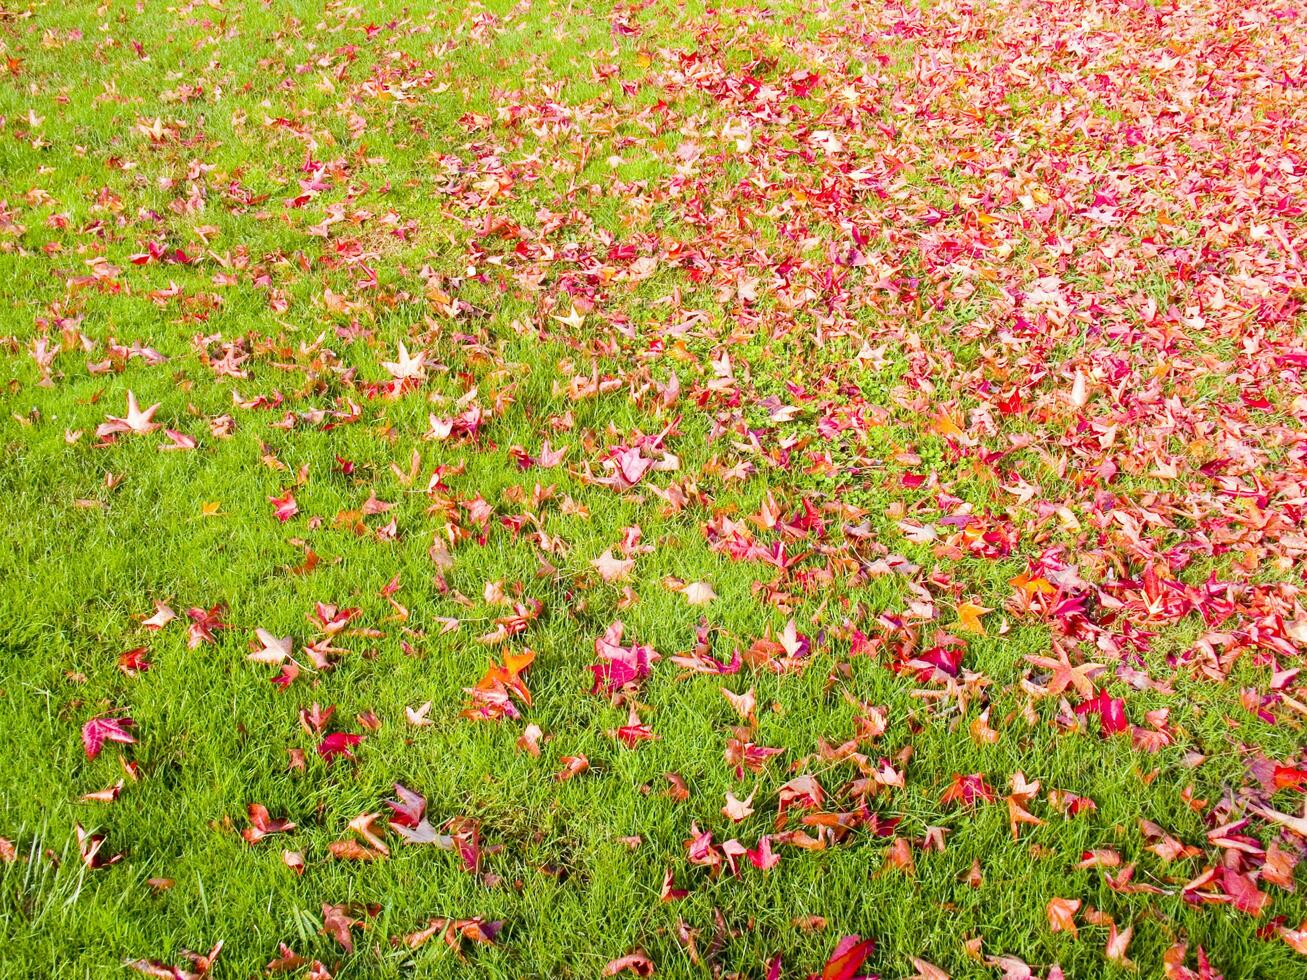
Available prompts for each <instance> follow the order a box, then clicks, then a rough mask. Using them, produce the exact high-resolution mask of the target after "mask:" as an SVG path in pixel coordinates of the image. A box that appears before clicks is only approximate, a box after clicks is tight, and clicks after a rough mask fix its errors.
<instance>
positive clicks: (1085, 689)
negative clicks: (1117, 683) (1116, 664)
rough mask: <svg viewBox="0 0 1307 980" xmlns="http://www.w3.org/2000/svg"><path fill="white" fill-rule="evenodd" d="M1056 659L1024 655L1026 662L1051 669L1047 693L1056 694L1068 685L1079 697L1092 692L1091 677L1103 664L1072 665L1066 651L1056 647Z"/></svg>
mask: <svg viewBox="0 0 1307 980" xmlns="http://www.w3.org/2000/svg"><path fill="white" fill-rule="evenodd" d="M1056 649H1057V653H1058V656H1057V659H1056V660H1054V659H1052V658H1050V657H1037V656H1031V655H1027V656H1026V658H1025V659H1026V662H1027V663H1030V664H1033V665H1035V666H1036V667H1040V668H1042V669H1044V670H1049V671H1052V673H1053V676H1052V678H1050V679H1049V681H1048V684H1047V687H1048V693H1049V694H1051V695H1058V694H1061V693H1062V692H1063V691H1065V690H1066V689H1067V688H1068V687H1074V688H1075V689H1076V690H1077V691H1078V692H1079V693H1080V696H1081V697H1084V698H1088V697H1091V696H1092V695H1093V693H1094V684H1093V681H1092V678H1093V676H1094V675H1095V674H1097V673H1098V672H1099V671H1101V670H1103V669H1104V665H1103V664H1097V663H1087V664H1080V665H1079V666H1072V664H1071V661H1070V660H1068V659H1067V654H1066V651H1065V650H1063V649H1062V648H1061V647H1057V648H1056Z"/></svg>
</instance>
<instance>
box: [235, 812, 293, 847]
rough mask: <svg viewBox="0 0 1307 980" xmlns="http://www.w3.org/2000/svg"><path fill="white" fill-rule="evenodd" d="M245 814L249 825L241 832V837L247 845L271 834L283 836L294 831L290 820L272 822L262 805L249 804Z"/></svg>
mask: <svg viewBox="0 0 1307 980" xmlns="http://www.w3.org/2000/svg"><path fill="white" fill-rule="evenodd" d="M246 812H247V813H248V814H249V818H250V825H249V826H248V827H246V828H245V829H244V830H242V831H241V837H243V838H245V843H247V844H257V843H258V842H259V841H261V840H263V838H265V837H268V836H269V835H271V834H284V833H288V832H289V831H292V830H294V829H295V824H294V823H293V822H292V821H290V820H284V819H283V820H273V819H272V817H271V815H270V814H269V813H268V808H267V807H265V806H264V805H263V804H262V803H251V804H249V806H248V807H246Z"/></svg>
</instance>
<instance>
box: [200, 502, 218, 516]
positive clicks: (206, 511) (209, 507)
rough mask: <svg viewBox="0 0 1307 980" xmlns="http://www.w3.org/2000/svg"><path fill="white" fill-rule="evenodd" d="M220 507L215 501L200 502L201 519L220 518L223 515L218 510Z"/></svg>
mask: <svg viewBox="0 0 1307 980" xmlns="http://www.w3.org/2000/svg"><path fill="white" fill-rule="evenodd" d="M220 507H222V504H220V503H219V502H218V501H216V500H203V501H201V502H200V516H201V517H222V516H223V513H222V511H221V510H219V508H220Z"/></svg>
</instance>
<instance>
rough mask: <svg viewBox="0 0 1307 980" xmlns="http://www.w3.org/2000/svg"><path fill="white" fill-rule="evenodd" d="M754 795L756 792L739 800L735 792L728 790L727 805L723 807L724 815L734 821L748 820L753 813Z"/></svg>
mask: <svg viewBox="0 0 1307 980" xmlns="http://www.w3.org/2000/svg"><path fill="white" fill-rule="evenodd" d="M754 792H757V791H756V790H755V791H754ZM753 796H754V794H753V793H750V794H749V795H748V796H747V797H745V798H744V799H743V800H738V799H736V798H735V794H734V793H730V792H728V793H727V794H726V805H725V806H724V807H722V815H723V816H725V817H726V819H727V820H729V821H731V822H732V823H739V822H740V821H742V820H747V819H748V818H749V817H750V816H751V815H752V814H753V806H752V804H753Z"/></svg>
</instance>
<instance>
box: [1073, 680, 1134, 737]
mask: <svg viewBox="0 0 1307 980" xmlns="http://www.w3.org/2000/svg"><path fill="white" fill-rule="evenodd" d="M1075 712H1076V714H1078V715H1085V714H1094V715H1098V723H1099V731H1100V732H1101V733H1102V735H1103V737H1104V738H1106V737H1107V736H1109V735H1118V734H1120V733H1121V732H1124V731H1126V730H1127V729H1128V728H1129V727H1130V723H1129V721H1128V720H1127V719H1126V716H1125V701H1124V700H1123V699H1121V698H1114V697H1111V696H1110V695H1109V694H1108V693H1107V691H1106V690H1105V689H1100V690H1099V692H1098V693H1097V694H1096V695H1095V696H1094V697H1093V698H1091V699H1089V700H1088V701H1082V702H1080V704H1078V705H1076V707H1075Z"/></svg>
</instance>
